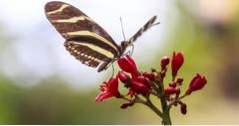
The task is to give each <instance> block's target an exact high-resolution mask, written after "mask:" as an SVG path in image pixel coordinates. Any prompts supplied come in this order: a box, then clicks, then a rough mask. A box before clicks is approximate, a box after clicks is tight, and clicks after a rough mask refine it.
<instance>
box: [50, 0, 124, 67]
mask: <svg viewBox="0 0 239 126" xmlns="http://www.w3.org/2000/svg"><path fill="white" fill-rule="evenodd" d="M45 13H46V16H47V18H48V20H49V21H50V22H51V23H52V24H53V25H54V26H55V28H56V30H57V31H58V32H59V33H60V34H61V35H62V36H63V37H64V38H65V39H66V42H65V47H66V49H67V50H68V51H69V52H70V53H71V54H72V55H73V56H74V57H75V58H77V59H78V60H80V61H81V62H82V63H83V64H86V65H88V66H90V67H97V66H98V65H99V64H101V63H102V64H104V63H105V62H109V61H112V60H113V59H114V58H116V57H118V56H119V55H120V51H119V50H120V47H118V45H117V44H116V43H115V42H114V40H113V39H112V38H111V37H110V36H109V34H108V33H107V32H106V31H105V30H104V29H103V28H101V27H100V26H99V25H98V24H96V23H95V22H94V21H93V20H92V19H91V18H90V17H88V16H87V15H85V14H84V13H83V12H81V11H80V10H79V9H77V8H75V7H73V6H72V5H69V4H67V3H63V2H58V1H54V2H49V3H47V4H46V6H45Z"/></svg>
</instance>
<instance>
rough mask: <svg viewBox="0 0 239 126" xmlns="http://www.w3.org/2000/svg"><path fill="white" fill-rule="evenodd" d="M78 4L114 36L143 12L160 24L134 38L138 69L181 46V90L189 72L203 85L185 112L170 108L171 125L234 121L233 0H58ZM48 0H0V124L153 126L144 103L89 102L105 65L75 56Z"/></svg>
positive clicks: (236, 38) (238, 108)
mask: <svg viewBox="0 0 239 126" xmlns="http://www.w3.org/2000/svg"><path fill="white" fill-rule="evenodd" d="M62 1H64V2H67V3H70V4H73V5H74V6H76V7H78V8H80V9H81V10H82V11H83V12H85V13H86V14H87V15H89V16H90V17H92V18H93V19H94V20H95V21H96V22H98V23H99V24H100V25H101V26H102V27H104V28H105V30H106V31H108V32H109V34H110V35H112V37H113V38H114V39H115V41H117V42H118V44H119V43H120V41H121V40H123V37H122V34H121V26H120V20H119V18H120V17H122V19H123V24H124V29H125V34H126V36H127V37H128V38H129V37H130V36H131V35H132V34H133V33H134V32H136V31H137V30H138V29H139V27H141V26H142V25H143V24H144V23H145V22H146V21H147V20H148V19H149V18H150V17H151V16H153V15H157V16H158V21H160V22H161V24H160V25H158V26H156V27H154V28H152V29H151V30H150V31H148V32H147V33H145V34H144V35H143V36H142V37H141V38H140V39H139V40H138V41H137V42H136V43H135V50H134V54H133V57H134V58H135V60H136V62H137V64H139V67H140V69H141V70H150V68H152V67H154V68H159V62H160V58H161V57H162V56H164V55H169V56H170V55H172V52H173V51H183V52H184V54H185V64H184V66H183V68H182V69H181V71H180V76H182V77H184V78H185V84H184V89H185V88H186V87H187V84H188V83H189V81H190V79H191V77H192V76H193V75H194V74H195V73H196V72H199V73H202V74H204V75H206V77H207V79H208V84H207V86H206V87H205V88H204V89H203V90H201V91H199V92H197V93H194V94H193V95H192V96H190V97H187V98H186V99H184V101H185V102H186V103H187V105H188V113H187V115H181V114H180V110H179V108H174V109H172V111H171V115H172V120H173V123H174V124H239V120H238V118H239V83H238V82H239V57H238V54H239V43H238V42H239V1H238V0H180V1H179V0H130V1H129V0H114V1H112V0H101V1H98V0H90V1H88V0H87V1H86V0H62ZM47 2H49V0H34V1H33V0H21V1H20V0H1V1H0V124H160V122H161V120H160V119H159V118H158V117H157V116H156V115H155V114H154V113H153V112H151V111H150V110H149V109H148V108H146V107H144V106H142V105H135V106H134V107H132V108H129V109H126V110H122V109H120V105H121V103H122V101H118V100H115V99H111V100H107V101H105V102H103V103H100V104H98V103H95V101H94V99H95V96H96V95H97V93H98V92H99V85H100V84H101V83H102V82H103V81H104V80H106V79H107V78H109V77H110V76H111V73H112V69H108V70H107V71H105V72H102V73H97V72H96V70H95V69H92V68H89V67H86V66H84V65H82V64H81V63H80V62H78V61H77V60H75V59H74V58H73V57H72V56H71V55H70V54H69V53H68V52H67V51H66V50H65V49H64V46H63V42H64V39H63V38H62V37H61V36H60V35H59V34H58V33H57V32H56V31H55V29H54V28H53V27H52V26H51V25H50V23H49V22H48V20H47V19H46V17H45V14H44V5H45V4H46V3H47Z"/></svg>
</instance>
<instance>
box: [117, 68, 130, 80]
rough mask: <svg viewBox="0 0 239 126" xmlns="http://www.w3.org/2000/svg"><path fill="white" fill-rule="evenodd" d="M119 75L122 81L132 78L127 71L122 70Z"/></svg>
mask: <svg viewBox="0 0 239 126" xmlns="http://www.w3.org/2000/svg"><path fill="white" fill-rule="evenodd" d="M118 76H119V79H120V81H122V82H123V83H125V82H128V81H129V80H130V76H129V75H127V73H125V72H124V71H120V72H119V73H118Z"/></svg>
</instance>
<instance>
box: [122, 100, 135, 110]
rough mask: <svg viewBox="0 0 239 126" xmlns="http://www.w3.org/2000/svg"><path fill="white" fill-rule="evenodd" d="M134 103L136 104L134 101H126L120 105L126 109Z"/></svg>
mask: <svg viewBox="0 0 239 126" xmlns="http://www.w3.org/2000/svg"><path fill="white" fill-rule="evenodd" d="M132 105H134V103H133V102H129V103H124V104H122V105H121V106H120V108H122V109H126V108H128V107H130V106H132Z"/></svg>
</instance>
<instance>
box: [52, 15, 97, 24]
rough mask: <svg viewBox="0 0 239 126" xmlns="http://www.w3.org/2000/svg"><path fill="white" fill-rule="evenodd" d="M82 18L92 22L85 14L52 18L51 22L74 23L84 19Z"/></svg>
mask: <svg viewBox="0 0 239 126" xmlns="http://www.w3.org/2000/svg"><path fill="white" fill-rule="evenodd" d="M84 20H88V21H91V22H93V20H92V19H90V18H89V17H86V16H80V17H72V18H69V19H59V20H52V22H54V23H76V22H78V21H84Z"/></svg>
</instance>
